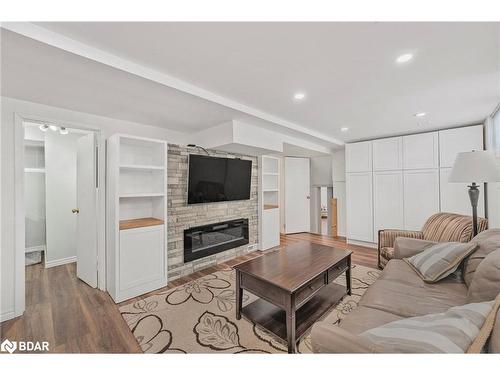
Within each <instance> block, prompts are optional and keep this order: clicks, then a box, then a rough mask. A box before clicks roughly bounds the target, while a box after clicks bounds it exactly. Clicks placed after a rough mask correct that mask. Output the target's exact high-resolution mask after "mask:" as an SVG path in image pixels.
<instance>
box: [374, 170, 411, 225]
mask: <svg viewBox="0 0 500 375" xmlns="http://www.w3.org/2000/svg"><path fill="white" fill-rule="evenodd" d="M373 218H374V227H373V229H374V231H373V232H374V234H375V235H378V231H379V230H380V229H403V226H404V218H403V172H402V171H390V172H375V173H374V174H373Z"/></svg>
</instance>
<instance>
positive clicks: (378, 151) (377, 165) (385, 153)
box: [373, 137, 403, 171]
mask: <svg viewBox="0 0 500 375" xmlns="http://www.w3.org/2000/svg"><path fill="white" fill-rule="evenodd" d="M402 166H403V146H402V137H395V138H385V139H377V140H375V141H373V171H394V170H398V169H401V168H402Z"/></svg>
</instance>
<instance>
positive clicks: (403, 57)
mask: <svg viewBox="0 0 500 375" xmlns="http://www.w3.org/2000/svg"><path fill="white" fill-rule="evenodd" d="M411 59H413V53H405V54H403V55H401V56H398V58H397V59H396V62H397V63H398V64H404V63H405V62H408V61H410V60H411Z"/></svg>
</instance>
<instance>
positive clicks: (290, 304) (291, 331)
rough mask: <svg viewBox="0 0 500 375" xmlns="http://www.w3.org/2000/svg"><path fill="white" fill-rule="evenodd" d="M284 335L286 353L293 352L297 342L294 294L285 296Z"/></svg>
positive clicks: (295, 349)
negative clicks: (285, 337)
mask: <svg viewBox="0 0 500 375" xmlns="http://www.w3.org/2000/svg"><path fill="white" fill-rule="evenodd" d="M285 312H286V336H287V342H288V353H295V352H296V351H297V343H296V342H295V330H296V321H295V298H294V296H288V297H287V304H286V311H285Z"/></svg>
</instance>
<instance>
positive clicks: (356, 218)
mask: <svg viewBox="0 0 500 375" xmlns="http://www.w3.org/2000/svg"><path fill="white" fill-rule="evenodd" d="M372 178H373V177H372V172H362V173H349V174H347V185H346V190H347V191H346V193H347V209H346V215H347V238H349V239H352V240H358V241H366V242H373V199H372V198H373V197H372Z"/></svg>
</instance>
